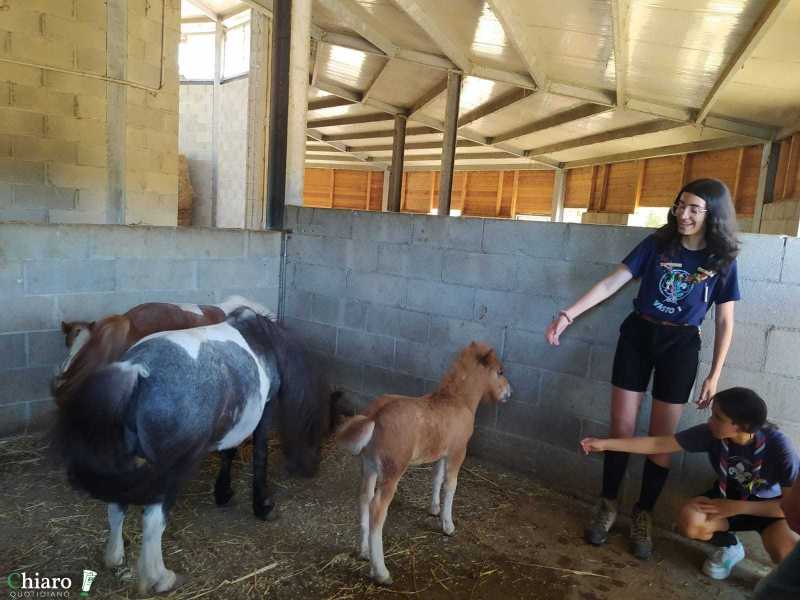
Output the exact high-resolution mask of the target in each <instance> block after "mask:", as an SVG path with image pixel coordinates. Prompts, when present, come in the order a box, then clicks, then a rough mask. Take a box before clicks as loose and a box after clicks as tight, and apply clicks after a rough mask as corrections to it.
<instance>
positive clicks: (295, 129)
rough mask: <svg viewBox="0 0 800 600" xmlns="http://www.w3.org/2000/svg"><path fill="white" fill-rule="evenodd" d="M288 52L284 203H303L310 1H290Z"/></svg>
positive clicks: (298, 204) (309, 47)
mask: <svg viewBox="0 0 800 600" xmlns="http://www.w3.org/2000/svg"><path fill="white" fill-rule="evenodd" d="M291 35H292V37H291V50H290V53H289V119H288V121H289V123H288V131H287V134H286V204H294V205H297V206H300V205H302V204H303V180H304V176H305V162H306V110H307V107H308V69H309V56H310V53H311V0H292V34H291Z"/></svg>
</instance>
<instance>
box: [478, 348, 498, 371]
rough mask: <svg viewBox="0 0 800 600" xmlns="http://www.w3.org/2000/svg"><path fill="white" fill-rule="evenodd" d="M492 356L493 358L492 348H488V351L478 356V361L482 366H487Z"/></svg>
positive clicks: (490, 362)
mask: <svg viewBox="0 0 800 600" xmlns="http://www.w3.org/2000/svg"><path fill="white" fill-rule="evenodd" d="M492 358H494V348H489V351H488V352H486V353H485V354H481V355H480V356H478V362H479V363H480V364H481V365H483V366H484V367H488V366H489V365H490V364H492Z"/></svg>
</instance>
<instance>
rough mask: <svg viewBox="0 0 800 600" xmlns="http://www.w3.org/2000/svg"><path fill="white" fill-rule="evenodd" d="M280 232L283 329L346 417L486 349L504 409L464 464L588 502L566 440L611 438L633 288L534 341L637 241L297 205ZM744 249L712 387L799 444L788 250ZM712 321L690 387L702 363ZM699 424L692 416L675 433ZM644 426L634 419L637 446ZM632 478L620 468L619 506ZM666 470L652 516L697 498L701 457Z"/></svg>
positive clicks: (753, 245)
mask: <svg viewBox="0 0 800 600" xmlns="http://www.w3.org/2000/svg"><path fill="white" fill-rule="evenodd" d="M288 227H290V228H291V229H293V230H294V231H293V233H292V234H291V235H290V237H289V239H288V241H287V261H288V262H287V273H286V280H287V292H286V293H287V296H286V313H287V315H288V321H289V323H290V324H291V325H292V326H293V327H295V328H296V329H297V330H298V331H300V332H302V333H303V335H304V336H305V338H306V340H307V342H308V344H309V345H310V346H312V347H313V348H314V349H315V350H316V352H318V353H319V356H320V360H321V361H322V362H324V364H327V366H328V370H329V373H330V377H331V379H332V380H333V381H334V382H335V383H336V384H337V385H338V386H339V387H341V388H342V389H344V390H346V391H347V392H348V396H349V397H350V398H351V399H352V400H353V401H354V402H355V403H356V404H357V405H359V406H363V405H364V404H365V403H366V402H368V401H369V400H370V399H371V398H372V397H374V396H375V395H377V394H380V393H384V392H396V393H402V394H421V393H423V392H425V391H429V390H432V389H433V388H434V387H435V385H436V384H437V382H438V380H439V378H440V376H441V375H442V373H443V372H444V370H445V368H446V367H447V366H448V365H449V363H450V361H451V359H452V357H453V355H454V353H455V351H456V350H457V349H458V348H460V347H462V346H463V345H465V344H466V343H468V342H469V341H470V340H472V339H483V340H486V341H488V342H490V343H491V344H493V345H494V346H495V348H497V350H498V352H500V354H501V355H502V358H503V360H504V362H505V366H506V371H507V373H508V377H509V378H510V380H511V382H512V384H513V386H514V397H513V399H512V400H511V401H510V402H509V403H508V404H506V405H504V406H502V407H499V408H493V407H486V408H482V409H481V410H480V411H479V417H478V425H479V430H478V433H477V434H476V436H475V438H474V443H473V450H474V451H475V452H478V453H480V454H482V455H484V456H486V457H487V458H489V459H491V460H497V461H500V462H503V463H506V464H509V465H511V466H513V467H515V468H518V469H523V470H525V471H528V472H532V473H534V474H535V475H536V476H538V477H541V478H542V479H544V480H547V481H550V482H552V483H553V484H555V485H556V486H558V487H561V488H564V489H571V490H574V491H576V492H578V493H581V494H585V495H593V494H595V493H596V492H597V491H598V490H599V478H600V467H601V462H600V460H599V458H597V457H594V458H587V457H584V456H582V455H581V454H580V453H579V449H578V441H579V440H580V439H581V437H583V436H587V435H606V433H607V431H608V421H609V418H608V413H609V401H610V391H611V388H610V383H609V379H610V371H611V363H612V359H613V353H614V347H615V344H616V339H617V335H618V328H619V325H620V323H621V322H622V320H623V319H624V317H625V316H626V315H627V314H628V313H629V312H630V310H631V300H632V298H633V296H634V295H635V292H636V289H637V285H636V284H635V283H634V284H630V285H629V286H627V287H626V288H625V289H623V290H621V292H620V293H619V294H618V295H617V296H616V297H614V298H613V299H611V300H610V301H607V302H606V303H604V304H603V305H601V306H599V307H596V308H595V309H594V310H593V311H592V312H590V313H588V314H587V315H585V316H583V317H581V318H580V319H578V320H577V321H576V323H575V324H574V325H573V326H572V327H571V328H570V329H569V330H568V332H567V333H566V335H565V336H564V338H563V339H562V343H561V346H560V347H558V348H553V347H550V346H548V345H547V344H546V342H545V341H544V336H543V332H544V329H545V327H546V326H547V324H548V322H549V321H550V318H551V317H552V315H553V313H554V312H556V310H557V309H558V308H560V307H563V306H565V305H567V303H568V302H571V301H573V300H574V299H576V298H577V297H578V296H579V295H580V294H581V293H583V292H584V291H585V290H586V289H587V288H588V287H589V286H590V285H591V284H592V283H594V282H595V281H596V280H598V279H599V278H601V277H602V276H604V275H605V274H607V273H608V272H610V271H611V270H612V269H613V267H614V265H616V264H618V263H619V261H620V260H621V259H622V258H623V257H624V256H625V255H626V254H627V253H628V252H629V251H630V250H631V249H632V248H633V247H634V245H635V244H636V243H638V242H639V241H640V240H641V239H643V238H644V237H645V236H646V235H647V234H648V233H649V232H650V230H648V229H641V228H632V227H608V226H597V225H576V224H569V225H567V224H560V223H537V222H527V221H507V220H494V219H471V218H440V217H434V216H424V215H409V214H386V213H383V214H381V213H367V212H350V211H339V210H327V209H309V208H300V209H298V208H294V207H289V208H288ZM743 239H744V249H743V251H742V255H741V259H740V265H741V267H740V269H741V277H742V281H741V285H742V294H743V297H744V300H743V301H742V302H741V303H740V304H739V305H738V307H737V316H736V321H737V326H736V334H735V339H734V342H733V347H732V350H731V353H730V356H729V359H728V363H727V364H728V366H727V367H726V369H725V371H724V374H723V378H722V381H721V386H722V387H723V388H724V387H729V386H732V385H747V386H750V387H753V388H755V389H756V390H757V391H759V392H760V393H761V394H763V395H764V397H765V398H766V399H767V401H768V402H769V406H770V413H771V418H772V419H774V420H775V421H776V422H777V423H779V424H780V425H781V426H782V427H783V428H784V429H785V430H786V431H787V432H788V433H789V434H790V435H791V436H792V437H793V438H794V439H795V440H796V441H798V442H800V435H798V434H800V408H798V407H799V406H800V404H798V402H797V390H798V389H800V362H798V360H797V355H798V352H799V351H800V313H798V312H797V310H796V309H795V307H797V306H800V240H797V239H788V240H787V239H785V238H780V237H776V236H761V235H750V234H746V235H743ZM710 322H711V323H713V320H712V319H711V318H709V319H708V320H707V322H706V325H705V326H704V330H703V337H704V339H705V349H704V352H703V358H702V360H703V364H702V366H701V373H700V377H704V376H705V374H706V373H707V372H708V368H709V361H710V360H711V347H712V346H713V324H710ZM709 324H710V326H709ZM646 406H648V407H649V403H646ZM707 417H708V413H707V412H705V413H704V412H700V411H698V410H696V409H695V408H694V407H693V406H690V407H688V408H687V409H686V411H685V414H684V419H683V422H682V423H681V427H687V426H690V425H693V424H695V423H699V422H702V421H704V420H705V419H706V418H707ZM648 420H649V408H645V409H644V410H643V411H642V414H641V415H640V420H639V431H640V432H644V431H646V424H647V422H648ZM641 464H642V463H641V461H640V460H639V461H632V468H631V469H630V478H629V480H628V481H627V482H626V490H625V494H626V496H628V500H631V497H632V496H635V495H636V494H638V488H639V481H638V479H639V476H640V473H641ZM673 467H674V468H673V470H672V474H671V477H672V483H671V484H670V486H669V488H668V492H667V494H666V496H665V500H664V501H662V503H661V510H662V511H663V512H662V514H663V515H671V514H672V513H671V511H669V508H670V506H671V504H674V502H675V499H676V495H677V494H679V493H699V492H700V491H702V490H703V489H707V488H703V487H701V486H704V485H705V486H707V485H708V484H709V483H710V480H711V478H712V477H713V474H712V472H711V470H710V468H709V466H708V461H707V459H706V457H705V456H698V455H693V456H689V455H684V456H676V457H675V460H674V463H673ZM631 501H632V500H631Z"/></svg>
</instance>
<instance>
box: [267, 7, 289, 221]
mask: <svg viewBox="0 0 800 600" xmlns="http://www.w3.org/2000/svg"><path fill="white" fill-rule="evenodd" d="M275 8H276V11H275V13H274V15H273V19H272V48H271V50H270V58H271V63H272V64H271V72H270V90H269V150H268V152H267V227H268V228H269V229H282V228H283V215H284V204H285V197H286V163H287V154H288V146H287V133H288V131H287V130H288V123H289V54H290V50H291V48H290V47H291V41H292V40H291V23H292V0H276V5H275Z"/></svg>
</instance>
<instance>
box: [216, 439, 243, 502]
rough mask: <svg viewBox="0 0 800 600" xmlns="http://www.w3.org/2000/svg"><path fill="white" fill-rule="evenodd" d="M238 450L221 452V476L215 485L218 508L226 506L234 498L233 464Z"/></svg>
mask: <svg viewBox="0 0 800 600" xmlns="http://www.w3.org/2000/svg"><path fill="white" fill-rule="evenodd" d="M236 450H237V449H236V448H229V449H227V450H220V452H219V456H220V466H219V475H217V482H216V483H215V484H214V501H215V502H216V503H217V506H224V505H226V504H227V503H228V502H229V501H230V499H231V498H232V497H233V488H231V463H232V462H233V459H234V458H236Z"/></svg>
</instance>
